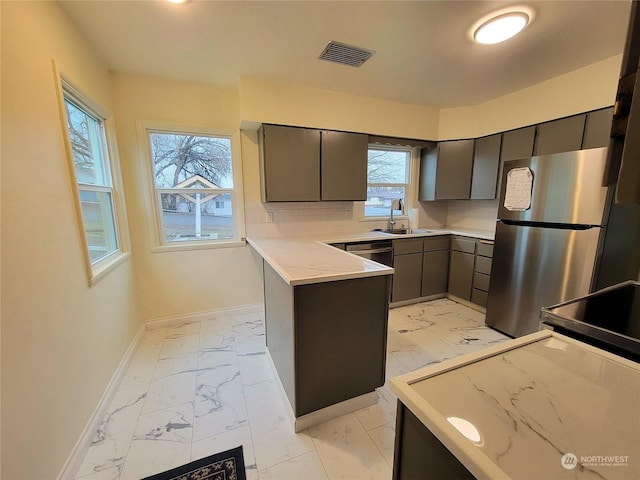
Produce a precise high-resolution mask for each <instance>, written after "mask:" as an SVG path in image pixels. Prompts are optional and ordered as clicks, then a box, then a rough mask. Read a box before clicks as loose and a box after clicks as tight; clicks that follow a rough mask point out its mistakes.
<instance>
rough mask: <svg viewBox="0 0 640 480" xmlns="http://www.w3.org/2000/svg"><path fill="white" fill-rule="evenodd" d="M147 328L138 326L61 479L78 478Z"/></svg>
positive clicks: (63, 470) (66, 463)
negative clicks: (94, 438)
mask: <svg viewBox="0 0 640 480" xmlns="http://www.w3.org/2000/svg"><path fill="white" fill-rule="evenodd" d="M145 330H146V328H145V325H144V323H143V324H141V325H140V328H138V332H137V333H136V335H135V337H133V340H132V341H131V344H130V345H129V348H127V351H126V352H125V354H124V357H122V360H120V363H119V364H118V368H116V371H115V373H114V374H113V376H112V377H111V380H110V381H109V383H108V385H107V388H106V389H105V391H104V393H103V394H102V398H100V401H99V402H98V406H97V407H96V408H95V410H94V411H93V414H92V415H91V417H90V418H89V421H88V422H87V425H86V426H85V427H84V430H83V432H82V434H81V435H80V438H79V439H78V441H77V442H76V444H75V446H74V447H73V450H72V451H71V454H70V455H69V458H67V461H66V462H65V464H64V466H63V467H62V471H61V472H60V474H59V475H58V479H59V480H67V479H68V480H71V479H75V478H76V475H77V473H78V471H79V470H80V467H81V466H82V462H83V461H84V458H85V457H86V456H87V452H88V451H89V447H90V446H91V442H92V441H93V437H94V436H95V434H96V432H97V431H98V427H99V426H100V422H102V419H103V418H104V416H105V414H106V413H107V409H108V408H109V405H111V401H112V400H113V397H114V395H115V394H116V392H117V391H118V386H119V385H120V382H121V381H122V379H123V378H124V375H125V373H126V371H127V368H128V367H129V364H130V363H131V360H132V358H133V356H134V355H135V353H136V350H137V349H138V345H139V344H140V340H141V339H142V335H143V334H144V331H145Z"/></svg>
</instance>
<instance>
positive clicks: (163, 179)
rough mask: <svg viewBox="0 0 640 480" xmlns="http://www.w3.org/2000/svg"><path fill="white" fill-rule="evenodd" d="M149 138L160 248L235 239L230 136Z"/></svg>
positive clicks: (154, 133)
mask: <svg viewBox="0 0 640 480" xmlns="http://www.w3.org/2000/svg"><path fill="white" fill-rule="evenodd" d="M147 133H148V138H149V145H150V151H151V163H152V167H153V177H154V185H155V191H156V203H157V208H158V217H159V224H160V231H161V236H162V241H161V243H162V244H174V245H175V244H180V243H186V242H220V241H230V240H237V239H238V237H239V236H240V234H239V232H238V229H237V228H236V222H235V221H234V220H235V219H234V204H235V202H234V192H235V190H234V171H233V170H234V168H233V161H232V145H231V143H232V142H231V136H223V135H209V134H201V133H197V134H196V133H185V132H176V131H160V130H147Z"/></svg>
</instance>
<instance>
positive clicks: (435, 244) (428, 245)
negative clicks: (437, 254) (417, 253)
mask: <svg viewBox="0 0 640 480" xmlns="http://www.w3.org/2000/svg"><path fill="white" fill-rule="evenodd" d="M435 250H449V236H448V235H445V236H442V237H429V238H425V239H424V243H423V251H425V252H433V251H435Z"/></svg>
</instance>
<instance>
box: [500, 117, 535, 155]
mask: <svg viewBox="0 0 640 480" xmlns="http://www.w3.org/2000/svg"><path fill="white" fill-rule="evenodd" d="M535 136H536V127H535V125H534V126H530V127H524V128H518V129H517V130H510V131H508V132H504V133H503V134H502V151H501V152H500V160H502V161H503V162H506V161H507V160H516V159H518V158H527V157H531V156H532V155H533V142H534V139H535Z"/></svg>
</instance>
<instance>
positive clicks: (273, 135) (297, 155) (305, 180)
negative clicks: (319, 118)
mask: <svg viewBox="0 0 640 480" xmlns="http://www.w3.org/2000/svg"><path fill="white" fill-rule="evenodd" d="M258 142H259V147H260V148H259V149H260V174H261V175H260V179H261V187H262V188H261V194H262V201H263V202H293V201H307V202H308V201H319V200H320V131H319V130H312V129H308V128H297V127H287V126H281V125H262V126H261V127H260V130H259V131H258Z"/></svg>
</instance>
